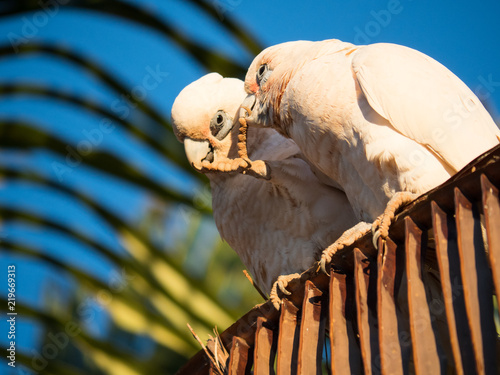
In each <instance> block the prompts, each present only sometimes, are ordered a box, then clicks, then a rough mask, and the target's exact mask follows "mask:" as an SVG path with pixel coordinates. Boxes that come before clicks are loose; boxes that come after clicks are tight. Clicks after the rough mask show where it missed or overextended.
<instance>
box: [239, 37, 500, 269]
mask: <svg viewBox="0 0 500 375" xmlns="http://www.w3.org/2000/svg"><path fill="white" fill-rule="evenodd" d="M245 89H246V91H247V92H248V94H249V95H248V97H247V98H246V99H245V101H244V102H243V105H242V107H246V108H247V109H248V112H249V113H248V114H247V115H248V116H247V117H246V122H247V124H248V125H250V126H252V125H253V126H258V127H269V128H274V129H276V130H277V131H278V132H279V133H281V134H283V135H284V136H286V137H289V138H291V139H293V140H294V141H295V143H296V144H297V145H298V147H299V148H300V150H301V152H302V153H303V154H304V155H305V157H306V158H307V159H308V160H309V161H310V162H311V163H312V164H313V165H314V166H315V167H317V168H318V169H319V170H320V171H322V172H323V173H324V174H325V175H327V176H328V177H330V178H331V179H332V180H333V181H335V184H337V183H338V185H339V187H340V188H341V189H342V190H343V191H345V193H346V195H347V197H348V199H349V201H350V203H351V205H352V207H353V209H354V212H355V214H356V216H357V218H358V219H359V220H363V221H370V222H371V221H373V220H375V219H376V218H377V217H378V216H379V215H381V214H382V213H383V212H384V210H385V209H386V206H387V204H388V202H389V201H390V200H391V198H394V197H401V196H403V197H405V198H408V195H411V196H412V197H415V196H416V195H419V194H422V193H424V192H427V191H428V190H430V189H431V188H434V187H435V186H437V185H439V184H441V183H442V182H444V181H445V180H447V179H448V178H449V177H450V176H451V175H453V174H454V173H456V172H457V171H458V170H460V169H461V168H462V167H464V166H465V165H466V164H467V163H468V162H470V161H471V160H472V159H474V158H475V157H477V156H478V155H480V154H481V153H483V152H485V151H486V150H488V149H490V148H492V147H493V146H495V145H496V144H498V141H499V139H500V132H499V129H498V127H497V126H496V125H495V123H494V121H493V120H492V118H491V117H490V115H489V114H488V112H487V111H486V109H485V108H484V107H483V105H482V103H481V102H480V101H479V99H478V98H477V97H476V95H474V93H473V92H472V91H471V90H469V88H468V87H467V86H466V85H465V84H464V83H463V82H462V81H461V80H460V79H459V78H457V77H456V76H455V75H454V74H453V73H452V72H450V71H449V70H448V69H447V68H445V67H444V66H443V65H441V64H440V63H438V62H437V61H435V60H433V59H432V58H430V57H428V56H426V55H424V54H423V53H420V52H418V51H416V50H413V49H411V48H407V47H403V46H399V45H395V44H385V43H378V44H372V45H367V46H355V45H353V44H350V43H344V42H342V41H339V40H325V41H321V42H310V41H297V42H289V43H284V44H280V45H276V46H273V47H270V48H267V49H265V50H264V51H262V52H261V53H260V54H259V55H258V56H257V57H256V58H255V59H254V61H253V62H252V64H251V65H250V68H249V69H248V72H247V76H246V79H245ZM399 192H406V193H411V194H397V193H399ZM392 203H395V206H397V205H398V204H399V203H401V201H399V202H398V199H396V200H395V201H392ZM395 206H394V205H393V206H392V207H391V208H390V209H389V206H387V210H386V212H389V214H388V215H387V216H386V219H387V217H389V218H390V217H391V213H392V215H393V213H394V212H393V211H394V207H395ZM391 210H392V212H391ZM383 221H384V222H385V223H386V224H387V221H386V220H385V219H384V220H383ZM389 223H390V220H389ZM387 226H388V225H387ZM381 231H382V226H381ZM385 232H387V230H386V228H385ZM380 234H381V235H382V233H380ZM386 235H387V233H384V237H385V236H386ZM330 256H331V252H330V250H329V251H326V252H325V253H324V254H323V259H322V263H323V266H324V263H325V262H326V263H327V262H329V261H330V259H331V258H330Z"/></svg>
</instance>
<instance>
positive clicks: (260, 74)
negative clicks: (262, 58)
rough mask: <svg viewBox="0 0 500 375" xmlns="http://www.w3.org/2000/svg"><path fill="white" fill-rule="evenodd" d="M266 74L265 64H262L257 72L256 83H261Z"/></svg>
mask: <svg viewBox="0 0 500 375" xmlns="http://www.w3.org/2000/svg"><path fill="white" fill-rule="evenodd" d="M266 72H267V64H262V65H261V66H260V67H259V70H258V71H257V81H262V79H263V78H264V75H265V74H266Z"/></svg>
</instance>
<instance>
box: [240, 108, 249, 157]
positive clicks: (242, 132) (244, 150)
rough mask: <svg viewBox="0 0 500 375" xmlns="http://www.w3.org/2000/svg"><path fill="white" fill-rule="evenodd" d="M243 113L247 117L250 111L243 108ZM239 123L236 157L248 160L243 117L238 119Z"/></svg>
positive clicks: (245, 124) (246, 127)
mask: <svg viewBox="0 0 500 375" xmlns="http://www.w3.org/2000/svg"><path fill="white" fill-rule="evenodd" d="M243 109H244V110H245V111H247V113H248V115H250V113H251V111H250V109H248V108H246V107H244V108H243ZM238 122H239V123H240V130H239V134H238V155H239V157H240V158H242V159H248V149H247V134H248V124H247V120H246V119H245V117H240V118H239V119H238Z"/></svg>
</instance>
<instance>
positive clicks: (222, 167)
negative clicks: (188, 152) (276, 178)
mask: <svg viewBox="0 0 500 375" xmlns="http://www.w3.org/2000/svg"><path fill="white" fill-rule="evenodd" d="M193 168H194V169H196V170H197V171H198V172H200V173H209V172H224V173H229V172H239V173H241V174H247V175H250V176H253V177H256V178H262V179H265V180H269V179H270V178H271V168H270V167H269V165H268V164H267V163H266V162H265V161H263V160H254V161H251V160H250V159H248V158H246V159H244V158H235V159H222V160H218V161H213V162H211V163H210V162H209V161H207V160H204V161H202V162H201V164H199V165H196V164H193Z"/></svg>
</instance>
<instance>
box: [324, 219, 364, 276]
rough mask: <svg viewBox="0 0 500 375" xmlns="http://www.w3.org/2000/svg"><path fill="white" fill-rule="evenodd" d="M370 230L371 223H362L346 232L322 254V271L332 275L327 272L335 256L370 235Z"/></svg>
mask: <svg viewBox="0 0 500 375" xmlns="http://www.w3.org/2000/svg"><path fill="white" fill-rule="evenodd" d="M370 229H371V225H370V224H369V223H366V222H364V221H361V222H359V223H358V224H356V225H355V226H353V227H352V228H350V229H348V230H346V231H345V232H344V233H343V234H342V236H340V237H339V239H338V240H337V241H335V242H334V243H333V244H331V245H330V246H328V247H327V248H326V249H325V250H324V251H323V254H321V260H320V261H319V267H320V268H321V270H322V271H323V272H324V273H326V274H327V275H330V272H328V271H327V266H328V265H330V264H331V262H332V258H333V256H334V255H335V254H336V253H337V252H338V251H339V250H341V249H343V248H344V247H347V246H351V245H352V244H353V243H354V242H356V241H357V240H358V239H360V238H361V237H363V236H364V235H365V234H366V233H368V232H369V231H370Z"/></svg>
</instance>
